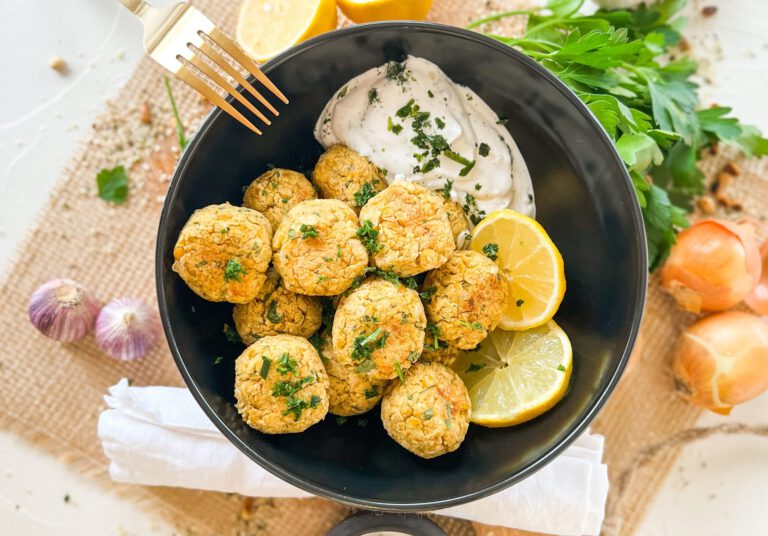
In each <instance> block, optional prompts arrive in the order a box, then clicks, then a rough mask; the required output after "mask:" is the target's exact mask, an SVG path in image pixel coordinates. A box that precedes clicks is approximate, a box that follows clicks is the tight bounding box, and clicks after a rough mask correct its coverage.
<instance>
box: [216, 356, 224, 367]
mask: <svg viewBox="0 0 768 536" xmlns="http://www.w3.org/2000/svg"><path fill="white" fill-rule="evenodd" d="M222 361H224V358H223V357H221V356H217V357H216V358H215V359H214V360H213V364H214V365H218V364H219V363H221V362H222Z"/></svg>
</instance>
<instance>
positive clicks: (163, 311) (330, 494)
mask: <svg viewBox="0 0 768 536" xmlns="http://www.w3.org/2000/svg"><path fill="white" fill-rule="evenodd" d="M391 29H399V30H401V31H425V32H430V33H440V34H448V35H451V36H453V37H458V38H460V39H466V40H471V41H475V42H478V43H480V44H482V45H485V46H487V47H490V48H492V49H495V50H497V51H499V52H501V53H503V54H505V55H506V56H508V57H509V58H510V60H512V61H517V62H522V63H525V64H527V66H528V67H529V68H531V69H533V70H534V71H536V72H537V73H538V74H539V75H540V76H541V77H542V79H543V80H544V81H546V82H548V83H549V84H551V85H553V86H554V87H555V88H556V89H557V90H558V91H559V92H560V93H561V94H562V95H563V97H564V98H565V99H566V100H567V101H569V102H570V103H571V104H572V105H573V106H575V107H576V108H577V109H578V110H579V111H580V112H581V114H582V115H583V116H584V118H585V119H586V120H587V121H588V122H589V123H591V124H592V126H593V127H594V130H595V135H597V136H598V137H599V138H600V140H601V141H602V143H603V145H604V146H605V149H606V157H608V155H610V158H611V159H612V160H613V163H614V164H616V165H617V166H618V168H619V169H621V170H622V171H623V173H622V175H621V176H622V178H623V180H622V181H621V183H622V186H623V187H624V189H625V190H626V194H627V196H628V198H629V199H631V200H632V202H630V203H629V206H628V207H627V208H628V209H629V212H630V216H631V218H632V220H633V222H634V224H635V230H636V232H635V240H636V243H637V245H638V247H639V248H640V251H639V256H638V258H639V259H640V262H639V264H640V265H639V266H637V269H638V273H639V274H640V277H639V278H638V281H637V284H636V288H635V297H636V299H637V308H636V310H635V315H634V318H633V320H632V325H631V328H630V334H629V338H628V339H627V342H626V344H625V346H624V349H623V351H622V356H621V360H620V362H619V366H618V367H617V368H616V371H615V372H614V374H613V376H612V377H611V379H610V380H609V382H608V384H607V386H606V387H605V389H603V391H602V392H600V393H599V394H598V395H597V397H596V398H595V399H594V400H593V401H592V403H591V405H590V407H589V408H588V410H587V412H586V413H585V415H584V417H583V418H582V419H581V420H580V421H577V422H574V423H572V424H571V426H570V428H569V430H568V432H567V433H566V435H565V436H564V437H563V438H562V439H561V440H560V441H559V442H558V443H557V444H556V445H554V446H553V447H552V448H550V449H549V450H548V451H544V452H542V453H541V455H540V456H539V457H538V458H537V459H536V460H535V461H533V462H532V463H531V464H530V465H528V466H527V467H525V468H524V469H522V470H521V471H518V472H517V473H515V474H512V475H510V476H509V477H507V478H505V479H503V480H500V481H498V482H496V483H495V484H492V485H490V486H487V487H485V488H483V489H478V490H477V491H473V492H471V493H467V494H464V495H460V496H457V497H452V498H450V499H442V500H436V501H425V502H411V503H397V502H388V501H375V500H368V499H359V498H357V497H354V496H351V495H347V494H344V493H339V492H335V491H331V490H328V489H326V488H324V487H323V486H320V485H317V484H314V483H312V482H308V481H306V480H305V479H303V478H302V477H300V476H297V475H295V474H292V473H291V472H290V471H286V470H284V469H282V468H281V467H279V466H277V465H275V464H273V463H272V462H271V461H270V460H269V459H266V458H264V457H263V456H261V455H260V454H259V453H258V452H256V451H255V450H253V449H252V448H251V447H250V446H249V445H247V444H246V443H245V442H243V441H241V440H240V438H239V437H237V436H236V435H235V433H234V432H232V431H231V430H230V429H229V427H227V425H226V424H225V423H224V422H223V421H222V420H221V418H220V417H219V416H218V414H217V413H216V411H215V410H214V409H213V408H212V407H211V405H210V404H209V403H208V401H207V400H206V398H205V396H204V395H203V394H202V392H201V391H200V389H199V387H198V386H197V384H196V383H195V381H194V379H193V378H192V376H191V375H190V373H189V370H188V369H187V367H186V365H185V363H184V359H183V358H182V356H181V354H180V352H179V349H178V347H177V345H176V341H175V337H174V335H173V331H172V329H171V325H170V322H169V320H168V310H169V305H168V303H167V302H166V300H165V294H164V292H163V290H164V289H163V276H164V269H163V262H162V260H163V254H164V252H163V251H162V244H161V237H162V235H163V230H164V228H165V227H166V222H167V219H168V214H169V212H170V207H171V205H172V204H173V202H174V201H175V197H176V190H177V188H178V186H179V181H180V177H181V176H182V175H183V174H184V172H185V171H186V168H187V166H188V165H189V159H190V155H191V154H192V153H193V152H194V151H195V149H196V148H197V145H198V143H199V140H201V139H202V138H203V134H204V133H205V132H206V130H207V129H208V128H210V126H211V124H212V123H213V122H214V121H216V119H217V118H218V116H219V115H221V114H222V113H224V112H223V111H222V110H221V109H219V108H214V109H213V110H212V111H211V112H210V113H209V114H208V116H207V117H206V118H205V120H204V121H203V123H202V124H201V126H200V129H199V130H198V132H197V133H196V134H195V136H194V138H193V139H192V140H191V141H190V143H189V145H188V146H187V148H186V149H185V150H184V152H183V153H182V155H181V158H180V160H179V163H178V164H177V166H176V170H175V172H174V175H173V179H172V181H171V184H170V186H169V188H168V193H167V195H166V199H165V203H164V205H163V210H162V213H161V215H160V223H159V226H158V235H157V243H156V250H155V277H156V287H157V299H158V306H159V309H160V316H161V319H162V323H163V329H164V331H165V335H166V339H167V341H168V346H169V348H170V350H171V354H172V355H173V359H174V361H175V362H176V366H177V367H178V369H179V372H180V373H181V376H182V378H183V379H184V382H185V383H186V384H187V387H188V388H189V390H190V392H191V393H192V396H193V397H194V398H195V400H196V401H197V403H198V404H199V405H200V407H201V408H202V409H203V411H204V412H205V414H206V415H207V416H208V418H209V419H211V421H212V422H213V424H214V425H215V426H216V427H217V428H218V429H219V431H221V432H222V434H223V435H224V436H225V437H226V438H227V439H229V441H230V442H232V444H234V445H235V446H236V447H237V448H238V449H239V450H240V451H241V452H243V453H244V454H245V455H246V456H248V457H249V458H250V459H251V460H253V461H255V462H256V463H258V464H259V465H260V466H261V467H262V468H264V469H266V470H267V471H269V472H270V473H272V474H273V475H275V476H277V477H278V478H281V479H282V480H284V481H286V482H288V483H290V484H292V485H294V486H296V487H297V488H300V489H302V490H304V491H307V492H309V493H312V494H314V495H318V496H321V497H326V498H329V499H333V500H335V501H338V502H340V503H343V504H347V505H351V506H355V507H363V508H369V509H373V510H380V511H390V512H406V511H429V510H437V509H441V508H448V507H450V506H456V505H459V504H464V503H467V502H470V501H474V500H477V499H481V498H483V497H487V496H488V495H491V494H493V493H496V492H499V491H501V490H503V489H505V488H507V487H509V486H511V485H513V484H516V483H518V482H520V481H522V480H524V479H525V478H528V477H529V476H531V475H532V474H534V473H535V472H536V471H538V470H539V469H541V468H543V467H544V466H545V465H547V464H548V463H549V462H551V461H552V460H553V459H555V458H556V457H557V456H558V455H559V454H560V453H562V452H563V451H564V450H565V449H566V448H567V447H568V446H569V445H570V444H571V443H572V442H573V441H574V440H575V439H576V438H577V437H579V435H581V434H582V432H584V431H585V430H586V428H587V426H589V424H590V423H591V422H592V420H593V419H594V418H595V416H596V415H597V413H598V412H599V411H600V409H601V408H602V407H603V405H604V404H605V402H606V401H607V399H608V397H609V396H610V394H611V393H612V392H613V390H614V388H615V387H616V385H617V383H618V381H619V379H620V378H621V375H622V373H623V371H624V368H625V366H626V364H627V361H628V360H629V356H630V354H631V352H632V348H633V346H634V344H635V340H636V339H637V334H638V331H639V328H640V323H641V320H642V316H643V310H644V307H645V298H646V288H647V283H648V263H647V258H648V256H647V245H646V237H645V227H644V224H643V216H642V212H641V210H640V205H639V203H638V201H637V198H636V195H635V192H634V187H633V186H632V181H631V179H630V177H629V174H628V173H627V172H626V169H625V167H624V163H623V161H622V160H621V157H620V156H619V154H618V152H617V151H616V149H615V147H614V145H613V142H612V141H611V139H610V138H609V137H608V134H607V133H606V132H605V130H604V129H603V127H602V125H601V124H600V122H599V121H598V120H597V119H596V118H595V116H594V115H593V114H592V112H591V111H590V110H589V108H587V107H586V105H584V104H583V103H582V101H581V99H579V97H578V96H576V94H575V93H574V92H573V91H571V90H570V89H569V88H568V87H567V86H566V85H565V84H564V83H563V82H561V81H560V80H559V79H558V78H557V77H556V76H555V75H554V74H552V73H551V72H549V71H548V70H547V69H546V68H544V67H542V66H541V65H539V64H538V63H536V62H535V61H534V60H532V59H530V58H529V57H527V56H525V55H524V54H522V53H521V52H518V51H517V50H515V49H513V48H512V47H510V46H507V45H504V44H502V43H500V42H498V41H496V40H494V39H491V38H489V37H486V36H484V35H482V34H479V33H477V32H473V31H471V30H467V29H464V28H459V27H455V26H449V25H445V24H439V23H434V22H415V21H383V22H372V23H367V24H359V25H355V26H351V27H348V28H341V29H337V30H333V31H330V32H327V33H324V34H321V35H319V36H317V37H314V38H312V39H309V40H307V41H305V42H303V43H301V44H299V45H296V46H294V47H292V48H289V49H287V50H285V51H284V52H282V53H280V54H279V55H277V56H275V57H274V58H273V59H271V60H269V61H268V62H267V63H265V64H264V65H263V66H262V70H263V71H264V73H266V74H268V73H269V71H271V70H272V69H273V68H275V67H276V66H278V65H280V64H282V63H284V62H286V61H289V60H291V59H292V58H293V57H294V56H296V55H297V54H299V53H301V52H303V51H304V50H307V49H310V48H313V47H315V46H318V45H320V44H322V43H325V42H327V41H331V40H334V39H336V38H338V37H340V36H346V35H355V34H365V33H368V32H375V31H379V30H391ZM228 100H230V101H231V100H232V97H229V98H228Z"/></svg>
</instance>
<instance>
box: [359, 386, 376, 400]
mask: <svg viewBox="0 0 768 536" xmlns="http://www.w3.org/2000/svg"><path fill="white" fill-rule="evenodd" d="M363 394H364V395H365V399H366V400H370V399H371V398H376V397H377V396H379V388H378V386H376V385H374V386H372V387H371V388H370V389H366V390H365V391H363Z"/></svg>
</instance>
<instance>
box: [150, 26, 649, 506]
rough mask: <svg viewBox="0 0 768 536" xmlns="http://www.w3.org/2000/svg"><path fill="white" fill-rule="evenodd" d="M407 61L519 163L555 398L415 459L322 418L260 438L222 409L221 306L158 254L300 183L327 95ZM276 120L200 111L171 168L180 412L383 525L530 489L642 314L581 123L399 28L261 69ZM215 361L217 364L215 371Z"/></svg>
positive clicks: (518, 73) (614, 167) (493, 61)
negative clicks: (227, 211)
mask: <svg viewBox="0 0 768 536" xmlns="http://www.w3.org/2000/svg"><path fill="white" fill-rule="evenodd" d="M407 54H413V55H415V56H421V57H424V58H426V59H428V60H431V61H433V62H434V63H436V64H437V65H439V66H440V67H441V68H442V69H443V70H444V71H445V73H446V74H447V75H448V76H449V77H451V78H452V79H453V80H454V81H456V82H458V83H460V84H464V85H466V86H469V87H471V88H472V89H473V90H474V91H476V92H477V93H478V94H479V95H480V96H481V97H482V98H483V99H484V100H485V101H486V102H487V103H488V104H489V105H490V106H491V108H492V109H493V110H495V111H496V112H497V113H498V115H499V116H500V117H503V118H509V119H510V120H509V122H508V124H507V127H508V128H509V130H510V132H511V133H512V136H513V137H514V138H515V140H516V141H517V143H518V145H519V147H520V150H521V151H522V154H523V156H524V157H525V160H526V162H527V164H528V168H529V169H530V172H531V176H532V177H533V186H534V189H535V192H536V201H537V213H538V220H539V221H540V222H541V223H542V224H543V225H544V227H545V228H546V229H547V230H548V231H549V233H550V234H551V236H552V239H553V240H554V242H555V243H556V244H557V246H558V247H559V248H560V251H561V252H562V254H563V258H564V259H565V268H566V276H567V281H568V290H567V292H566V295H565V301H564V302H563V305H562V307H561V308H560V311H559V313H558V314H557V317H556V320H557V322H558V323H559V324H560V325H561V326H562V327H563V328H564V329H565V331H566V332H567V333H568V335H569V336H570V338H571V341H572V343H573V349H574V370H573V375H572V377H571V386H570V389H569V392H568V393H567V395H566V396H565V398H564V399H563V401H562V402H560V403H559V404H558V405H557V406H555V408H554V409H552V410H551V411H549V412H548V413H546V414H545V415H543V416H541V417H539V418H537V419H535V420H533V421H531V422H528V423H525V424H523V425H520V426H516V427H513V428H502V429H488V428H483V427H480V426H471V427H470V430H469V433H468V435H467V438H466V440H465V442H464V443H463V444H462V446H461V448H459V449H458V450H457V451H456V452H454V453H451V454H447V455H445V456H441V457H439V458H436V459H433V460H423V459H421V458H418V457H416V456H414V455H412V454H410V453H409V452H408V451H406V450H405V449H403V448H401V447H400V446H398V445H397V444H396V443H395V442H394V441H392V440H391V439H390V438H389V437H388V436H387V434H386V432H385V431H384V429H383V428H382V426H381V422H380V420H379V415H378V411H376V410H374V411H372V412H370V413H369V414H368V415H366V416H365V417H366V419H367V425H366V426H361V425H362V423H363V421H358V419H355V418H352V419H350V420H349V421H348V422H347V423H346V424H344V425H343V426H341V425H339V424H338V423H337V422H336V421H335V419H334V418H333V417H330V416H329V417H328V418H326V419H325V421H323V422H322V423H320V424H318V425H316V426H313V427H312V428H310V429H309V430H308V431H307V432H305V433H302V434H295V435H277V436H270V435H264V434H261V433H259V432H256V431H255V430H253V429H251V428H249V427H248V426H246V425H245V424H244V423H243V422H242V420H241V419H240V417H239V416H238V414H237V411H236V410H235V407H234V396H233V385H234V371H233V368H234V367H233V362H234V360H235V358H236V357H237V356H238V355H239V354H240V352H241V351H242V349H243V348H242V347H241V346H239V345H233V344H230V343H228V342H227V341H226V340H225V338H224V335H223V333H222V326H223V324H224V323H227V322H229V323H230V324H231V322H232V320H231V312H232V306H231V305H228V304H222V303H209V302H206V301H204V300H202V299H201V298H199V297H197V296H196V295H195V294H193V293H192V291H190V290H189V288H187V286H186V285H185V284H184V282H183V281H182V280H181V279H180V278H179V277H178V276H177V275H176V274H174V273H173V272H172V271H171V265H172V263H173V255H172V251H173V245H174V243H175V241H176V237H177V236H178V234H179V231H180V230H181V228H182V226H183V225H184V223H185V222H186V221H187V219H188V218H189V216H190V215H191V214H192V212H193V211H194V210H195V209H197V208H200V207H203V206H205V205H209V204H213V203H222V202H225V201H229V202H231V203H233V204H240V202H241V200H242V191H241V189H242V187H243V186H244V185H247V184H248V183H249V182H250V181H251V180H252V179H253V178H254V177H256V176H257V175H259V174H260V173H262V172H263V171H265V170H266V168H267V166H268V165H269V164H273V165H275V166H278V167H287V168H291V169H297V170H306V169H311V168H312V167H313V165H314V163H315V161H316V159H317V157H318V156H319V155H320V153H321V150H322V149H321V147H320V146H319V145H318V144H317V142H316V141H315V140H314V138H313V135H312V130H313V126H314V123H315V120H316V119H317V117H318V115H319V114H320V112H321V110H322V108H323V105H324V104H325V103H326V101H327V100H328V99H329V98H330V96H331V95H332V94H333V93H334V91H336V90H337V89H338V88H339V87H341V86H342V85H343V84H344V83H345V82H346V81H347V80H349V79H350V78H352V77H353V76H355V75H357V74H360V73H361V72H363V71H365V70H367V69H368V68H370V67H373V66H377V65H380V64H383V63H384V62H386V61H388V60H402V59H404V57H405V55H407ZM264 71H265V72H267V73H268V74H269V76H270V78H271V79H272V80H273V81H274V82H275V83H276V84H277V85H278V86H279V87H280V88H282V90H283V91H284V92H285V93H286V95H287V96H288V98H289V99H290V100H291V103H290V105H288V106H282V107H281V110H280V111H281V115H280V117H278V118H276V120H275V122H274V124H273V125H272V126H271V127H268V128H266V130H265V134H264V136H262V137H260V138H259V137H256V136H253V135H251V134H249V132H248V131H247V130H245V129H244V128H243V127H242V126H241V125H240V124H239V123H237V122H235V121H234V120H233V119H231V118H230V117H229V116H227V115H226V114H224V113H222V112H220V111H215V112H213V113H212V114H211V115H210V116H209V117H208V119H207V120H206V121H205V123H204V124H203V126H202V128H201V129H200V131H199V133H198V134H197V136H195V138H194V140H192V143H191V144H190V146H189V148H188V149H187V150H186V151H185V153H184V155H183V156H182V158H181V161H180V163H179V166H178V169H177V170H176V173H175V175H174V178H173V182H172V183H171V187H170V190H169V192H168V196H167V199H166V202H165V207H164V208H163V213H162V218H161V221H160V229H159V232H158V240H157V291H158V298H159V303H160V313H161V315H162V318H163V324H164V326H165V333H166V336H167V338H168V342H169V345H170V347H171V351H172V353H173V356H174V358H175V360H176V363H177V365H178V367H179V370H180V371H181V374H182V376H183V377H184V380H185V381H186V383H187V385H188V386H189V389H190V390H191V391H192V394H193V395H194V397H195V399H196V400H197V401H198V403H199V404H200V406H201V407H202V408H203V410H204V411H205V412H206V413H207V414H208V416H209V417H210V418H211V420H212V421H213V422H214V424H215V425H216V426H217V427H218V428H219V429H220V430H221V431H222V432H223V433H224V435H225V436H226V437H227V438H229V440H230V441H232V443H234V444H235V445H236V446H237V447H238V448H239V449H240V450H242V451H243V452H244V453H245V454H246V455H248V456H249V457H250V458H251V459H253V460H254V461H255V462H256V463H258V464H260V465H261V466H262V467H264V468H265V469H267V470H268V471H270V472H272V473H274V474H275V475H277V476H279V477H281V478H283V479H284V480H286V481H288V482H290V483H292V484H294V485H296V486H298V487H300V488H303V489H305V490H307V491H309V492H311V493H315V494H317V495H321V496H325V497H329V498H332V499H336V500H338V501H341V502H344V503H349V504H354V505H361V506H364V507H368V508H375V509H384V510H431V509H436V508H442V507H446V506H451V505H456V504H459V503H463V502H466V501H470V500H473V499H478V498H480V497H483V496H485V495H488V494H490V493H493V492H495V491H499V490H501V489H503V488H505V487H507V486H509V485H511V484H514V483H515V482H519V481H520V480H522V479H523V478H526V477H527V476H530V475H531V474H533V473H534V472H535V471H537V470H538V469H540V468H541V467H543V466H544V465H545V464H546V463H548V462H549V461H551V460H552V459H553V458H554V457H555V456H557V455H558V454H559V453H560V452H561V451H562V450H563V449H564V448H565V447H566V446H568V444H569V443H570V442H571V441H572V440H573V439H574V438H576V437H577V436H578V435H579V434H580V433H581V432H582V431H583V430H584V429H585V428H586V426H587V425H588V424H589V422H590V421H591V420H592V419H593V418H594V416H595V414H596V413H597V411H598V410H599V409H600V407H601V406H602V405H603V404H604V403H605V401H606V399H607V398H608V395H609V394H610V392H611V390H612V389H613V387H614V386H615V385H616V382H617V381H618V380H619V377H620V375H621V372H622V370H623V368H624V365H625V363H626V360H627V358H628V356H629V354H630V351H631V349H632V345H633V343H634V340H635V336H636V333H637V329H638V325H639V323H640V317H641V314H642V309H643V302H644V298H645V288H646V274H647V260H646V249H645V235H644V231H643V223H642V218H641V214H640V209H639V207H638V204H637V201H636V198H635V194H634V192H633V189H632V185H631V183H630V180H629V177H628V176H627V174H626V171H625V169H624V166H623V164H622V162H621V160H620V159H619V157H618V155H617V154H616V152H615V150H614V148H613V145H612V144H611V141H610V140H609V138H608V137H607V136H606V134H605V133H604V131H603V130H602V129H601V127H600V125H599V124H598V123H597V121H596V120H595V118H594V117H593V116H592V115H591V114H590V113H589V111H588V110H587V108H586V107H585V106H584V105H583V104H582V103H581V102H580V101H579V99H578V98H577V97H576V96H575V95H573V93H571V92H570V91H569V90H568V89H567V88H566V87H565V86H564V85H563V84H562V83H561V82H559V81H558V80H557V79H556V78H555V77H554V76H552V75H551V74H549V72H547V71H546V70H545V69H543V68H542V67H539V66H538V65H537V64H536V63H534V62H533V61H531V60H530V59H528V58H526V57H524V56H523V55H522V54H519V53H517V52H516V51H514V50H512V49H511V48H509V47H507V46H505V45H502V44H499V43H497V42H495V41H492V40H490V39H487V38H485V37H482V36H480V35H478V34H476V33H472V32H469V31H465V30H461V29H457V28H453V27H447V26H441V25H436V24H425V23H413V22H387V23H377V24H369V25H362V26H355V27H352V28H348V29H344V30H338V31H335V32H331V33H328V34H325V35H322V36H320V37H318V38H315V39H312V40H310V41H308V42H306V43H303V44H301V45H299V46H297V47H295V48H293V49H291V50H289V51H287V52H285V53H283V54H281V55H280V56H278V57H277V58H275V59H273V60H272V61H270V62H269V63H268V64H267V65H266V66H265V67H264ZM217 356H223V358H224V359H223V361H222V362H220V363H219V364H216V363H215V360H216V357H217Z"/></svg>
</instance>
